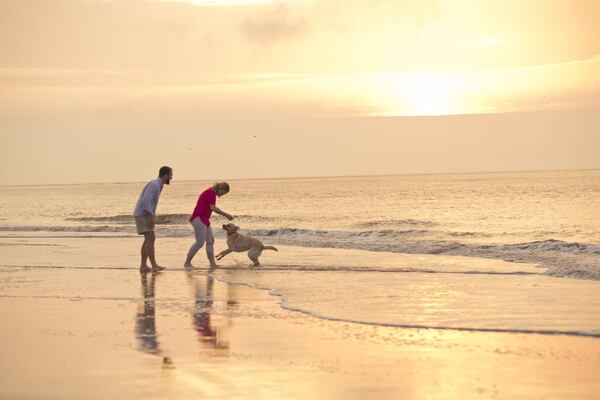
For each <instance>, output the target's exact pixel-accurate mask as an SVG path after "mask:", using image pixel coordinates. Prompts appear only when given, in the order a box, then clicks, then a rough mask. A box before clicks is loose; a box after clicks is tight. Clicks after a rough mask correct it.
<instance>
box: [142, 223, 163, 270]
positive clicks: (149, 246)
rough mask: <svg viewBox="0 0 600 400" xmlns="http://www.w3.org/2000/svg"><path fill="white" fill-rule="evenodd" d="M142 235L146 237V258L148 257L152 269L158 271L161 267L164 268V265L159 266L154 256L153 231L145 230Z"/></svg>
mask: <svg viewBox="0 0 600 400" xmlns="http://www.w3.org/2000/svg"><path fill="white" fill-rule="evenodd" d="M144 237H145V238H146V240H145V241H144V243H146V253H147V254H148V258H149V259H150V264H151V265H152V270H153V271H160V270H162V269H165V267H161V266H160V265H158V263H157V262H156V258H155V257H154V241H155V239H156V236H155V235H154V232H145V233H144Z"/></svg>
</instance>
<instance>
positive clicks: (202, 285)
mask: <svg viewBox="0 0 600 400" xmlns="http://www.w3.org/2000/svg"><path fill="white" fill-rule="evenodd" d="M187 275H188V278H189V282H190V284H191V285H192V289H193V291H194V311H193V322H194V327H195V328H196V331H198V334H199V340H200V342H201V343H206V344H209V345H210V346H211V347H213V348H216V349H227V348H229V342H228V341H227V340H226V339H225V337H224V335H223V332H222V326H220V327H216V326H214V323H213V322H211V313H212V311H213V295H214V293H213V291H214V289H213V288H214V283H215V279H214V278H213V276H212V270H210V271H209V273H208V274H207V275H205V276H199V275H194V274H192V273H191V271H187ZM204 281H205V282H204ZM228 303H229V302H228Z"/></svg>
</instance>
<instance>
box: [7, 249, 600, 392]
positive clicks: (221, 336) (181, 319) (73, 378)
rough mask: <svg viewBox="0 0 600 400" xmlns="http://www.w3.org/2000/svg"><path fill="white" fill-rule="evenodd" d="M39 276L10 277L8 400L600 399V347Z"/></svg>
mask: <svg viewBox="0 0 600 400" xmlns="http://www.w3.org/2000/svg"><path fill="white" fill-rule="evenodd" d="M14 251H15V252H16V251H18V250H14ZM32 251H33V252H35V251H37V250H32ZM53 251H55V250H53ZM61 251H62V250H61ZM64 251H65V252H66V253H69V250H64ZM117 256H119V255H118V254H117V255H115V257H117ZM15 260H16V258H15ZM15 260H13V261H15ZM63 261H64V260H63ZM90 264H93V262H87V264H86V265H88V266H89V265H90ZM5 265H6V264H5ZM36 265H38V266H37V267H7V266H4V267H0V289H1V290H0V316H1V318H2V324H0V353H1V355H2V363H1V364H0V365H1V367H0V377H1V378H0V383H1V384H0V398H7V399H19V398H27V399H38V398H39V399H80V398H92V399H93V398H109V397H116V398H128V399H138V398H140V399H141V398H144V399H147V398H178V399H188V398H189V399H198V398H215V399H237V398H244V399H259V398H260V399H264V398H291V399H317V398H319V399H358V398H360V399H364V398H373V399H398V398H403V399H423V398H430V399H458V398H460V399H469V398H473V399H474V398H477V399H482V398H484V399H485V398H494V399H541V398H544V399H595V398H598V396H600V380H599V379H598V369H599V367H600V340H599V339H597V338H586V337H575V336H567V335H538V334H514V333H494V332H465V331H454V330H437V329H407V328H403V329H400V328H386V327H380V326H368V325H360V324H353V323H344V322H335V321H326V320H321V319H318V318H315V317H311V316H308V315H305V314H302V313H297V312H292V311H287V310H284V309H282V308H281V306H280V304H279V302H280V299H279V298H278V297H274V296H271V295H269V294H268V293H267V292H265V291H262V290H258V289H252V288H248V287H245V286H239V285H227V284H224V283H222V282H220V281H219V280H217V279H213V278H211V276H210V275H207V274H206V271H197V272H194V273H187V272H186V271H184V270H174V269H171V270H169V271H166V272H163V273H161V274H159V275H157V276H153V275H151V274H149V275H146V276H141V275H140V274H139V273H138V272H137V271H136V270H135V269H133V268H131V269H106V268H86V269H81V268H73V267H68V266H67V267H66V268H48V267H42V266H41V265H39V262H38V263H36Z"/></svg>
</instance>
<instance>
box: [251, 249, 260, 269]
mask: <svg viewBox="0 0 600 400" xmlns="http://www.w3.org/2000/svg"><path fill="white" fill-rule="evenodd" d="M261 253H262V251H260V250H259V249H255V248H252V249H250V250H249V251H248V258H249V259H250V260H252V263H253V266H255V267H258V266H259V265H260V262H259V261H258V257H260V254H261ZM251 266H252V265H251Z"/></svg>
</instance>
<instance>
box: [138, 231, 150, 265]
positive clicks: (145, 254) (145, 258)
mask: <svg viewBox="0 0 600 400" xmlns="http://www.w3.org/2000/svg"><path fill="white" fill-rule="evenodd" d="M147 262H148V252H147V251H146V235H145V234H144V242H143V243H142V263H141V264H140V271H141V272H148V271H150V267H148V264H147Z"/></svg>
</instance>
